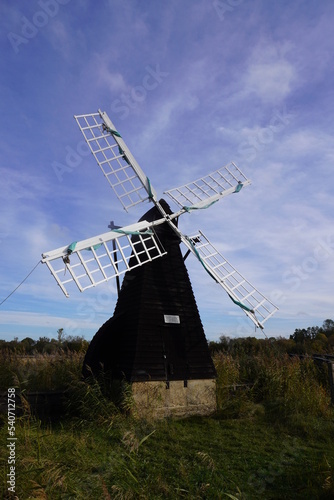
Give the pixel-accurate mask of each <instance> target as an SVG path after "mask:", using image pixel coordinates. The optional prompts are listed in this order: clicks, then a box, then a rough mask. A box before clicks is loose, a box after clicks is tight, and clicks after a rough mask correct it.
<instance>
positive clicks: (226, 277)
mask: <svg viewBox="0 0 334 500" xmlns="http://www.w3.org/2000/svg"><path fill="white" fill-rule="evenodd" d="M75 119H76V121H77V123H78V125H79V127H80V130H81V132H82V133H83V135H84V138H85V140H86V141H87V143H88V145H89V147H90V149H91V151H92V153H93V155H94V157H95V159H96V161H97V163H98V165H99V166H100V168H101V170H102V172H103V173H104V175H105V177H106V179H107V180H108V182H109V183H110V185H111V187H112V188H113V190H114V192H115V194H116V196H117V197H118V199H119V200H120V202H121V203H122V205H123V207H124V208H125V210H128V208H131V207H132V206H134V205H136V204H137V203H140V202H142V201H145V200H146V201H147V200H148V201H149V202H151V203H152V208H151V209H150V210H148V211H147V212H146V213H145V215H144V216H143V217H142V218H141V219H140V220H139V222H138V223H136V224H132V225H130V226H126V227H123V228H115V227H114V226H109V227H111V231H109V232H107V233H104V234H101V235H98V236H95V237H92V238H89V239H86V240H83V241H78V242H74V243H71V244H70V245H66V246H64V247H61V248H59V249H57V250H53V251H50V252H46V253H44V254H43V255H42V262H43V263H46V264H47V266H48V268H49V269H50V271H51V273H52V275H53V276H54V277H55V279H56V281H57V283H58V285H59V286H60V288H61V289H62V291H63V292H64V294H65V295H66V296H68V292H67V288H69V287H71V285H73V284H75V285H77V287H78V288H79V290H80V291H81V292H83V291H84V290H86V289H87V288H91V287H95V286H97V285H99V284H100V283H103V282H106V281H108V280H110V279H113V278H116V279H119V276H121V275H124V279H123V283H122V286H121V289H120V292H119V297H118V301H117V304H116V308H115V311H114V315H113V317H112V318H110V319H109V320H108V321H107V322H106V323H105V324H104V325H103V326H102V327H101V328H100V330H99V331H98V332H97V333H96V335H95V336H94V338H93V340H92V342H91V344H90V346H89V348H88V351H87V354H86V358H85V363H84V368H83V371H84V373H88V371H89V372H93V373H94V374H98V373H99V372H100V371H101V369H103V370H105V371H106V372H108V374H109V375H110V376H111V377H112V378H113V379H115V380H126V381H128V382H130V383H131V384H132V392H133V396H134V400H135V403H136V407H137V409H138V411H140V412H142V413H145V412H146V413H147V412H148V411H149V412H151V411H153V413H154V414H155V415H156V416H164V415H188V414H205V413H209V412H211V411H213V410H214V408H215V369H214V366H213V363H212V360H211V357H210V354H209V351H208V347H207V342H206V338H205V334H204V330H203V326H202V322H201V319H200V316H199V312H198V309H197V305H196V301H195V297H194V294H193V290H192V286H191V283H190V280H189V276H188V272H187V268H186V266H185V263H184V260H185V257H186V256H188V254H189V253H192V254H193V255H194V256H195V257H196V258H197V259H198V260H199V262H200V263H201V265H202V266H203V268H204V269H205V270H206V271H207V273H208V274H209V275H210V276H211V278H213V279H214V280H215V281H216V283H217V284H219V285H220V286H221V287H222V288H223V289H224V290H225V291H226V292H227V294H228V295H229V297H230V299H231V300H232V301H233V302H234V303H235V304H236V305H238V306H239V307H240V308H241V309H242V310H243V311H244V312H245V314H246V315H247V316H248V317H249V318H250V319H251V320H252V321H253V322H254V323H255V325H256V327H259V328H261V329H262V328H263V325H264V323H265V321H266V320H267V319H268V318H270V317H271V316H272V315H273V314H274V313H275V312H276V311H277V307H276V306H275V305H274V304H272V302H270V301H269V300H268V299H267V298H266V297H264V295H262V294H261V293H260V292H259V291H258V290H257V289H256V288H254V286H253V285H251V284H250V283H249V281H247V280H246V279H245V278H244V277H243V276H242V275H241V274H240V273H239V272H238V271H237V270H236V269H235V268H234V267H233V266H232V265H231V264H230V263H229V262H228V261H227V260H226V259H225V258H224V257H223V256H222V255H221V254H220V253H219V252H218V250H217V249H216V248H215V247H214V246H213V245H212V244H211V242H210V241H209V240H208V238H206V236H204V234H203V233H202V232H201V231H198V232H197V233H195V234H194V235H193V236H186V235H184V234H183V233H182V232H181V231H180V229H179V228H178V221H179V217H180V216H181V215H183V214H184V213H189V212H191V211H194V210H198V209H204V208H208V207H209V206H211V205H212V204H213V203H215V202H217V201H218V200H219V199H220V198H222V197H224V196H226V195H228V194H232V193H238V192H239V191H240V190H241V189H242V188H243V187H245V186H248V185H249V184H250V181H249V180H248V179H247V178H246V177H245V175H244V174H243V173H242V172H241V171H240V169H239V168H238V167H237V166H236V165H235V164H234V163H230V164H229V165H227V166H225V167H222V168H220V169H219V170H217V171H216V172H213V173H211V174H209V175H207V176H205V177H203V178H201V179H198V180H196V181H194V182H191V183H189V184H187V185H185V186H181V187H179V188H175V189H172V190H170V191H166V192H165V194H167V195H168V196H169V198H170V199H171V200H172V201H173V202H174V203H176V204H177V205H178V207H179V208H178V210H177V211H176V212H173V211H172V210H171V208H170V207H169V205H168V203H167V202H166V201H165V200H164V199H161V200H159V199H158V198H157V195H156V192H155V190H154V188H153V186H152V184H151V182H150V180H149V179H148V177H147V176H146V175H145V174H144V172H143V171H142V170H141V168H140V167H139V165H138V163H137V162H136V160H135V158H134V157H133V156H132V154H131V152H130V151H129V149H128V147H127V146H126V144H125V142H124V140H123V139H122V137H121V136H120V134H119V133H118V132H117V130H116V128H115V126H114V125H113V123H112V122H111V120H110V118H109V117H108V116H107V114H106V113H105V112H102V111H100V110H99V111H98V113H94V114H89V115H79V116H75ZM181 243H183V244H184V245H185V246H186V249H187V251H186V254H185V256H184V257H183V255H182V253H181V248H180V244H181ZM64 265H65V270H66V273H64ZM88 367H89V368H88Z"/></svg>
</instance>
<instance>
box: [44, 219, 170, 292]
mask: <svg viewBox="0 0 334 500" xmlns="http://www.w3.org/2000/svg"><path fill="white" fill-rule="evenodd" d="M165 253H166V252H165V250H164V249H163V248H162V246H161V243H160V242H159V240H158V239H157V238H156V236H155V233H154V230H153V229H152V224H149V223H148V222H147V221H143V222H140V223H137V224H132V225H131V226H126V227H123V228H122V229H115V230H113V231H109V232H108V233H104V234H101V235H99V236H95V237H93V238H89V239H86V240H82V241H78V242H74V243H71V245H67V246H65V247H61V248H58V249H57V250H52V251H51V252H46V253H44V254H43V255H42V262H43V263H46V265H47V266H48V268H49V270H50V271H51V274H52V275H53V276H54V278H55V279H56V281H57V283H58V285H59V286H60V288H61V289H62V291H63V292H64V294H65V295H66V296H67V297H68V296H69V293H68V291H67V288H66V287H68V286H71V285H72V284H73V283H74V284H75V285H77V287H78V288H79V290H80V291H81V292H83V291H84V290H86V289H87V288H91V287H95V286H97V285H99V284H100V283H104V282H106V281H109V280H111V279H112V278H114V277H116V276H120V275H122V274H124V273H125V272H126V271H129V270H130V269H134V268H135V267H138V266H141V265H143V264H145V263H147V262H151V261H152V260H154V259H156V258H158V257H162V256H163V255H165Z"/></svg>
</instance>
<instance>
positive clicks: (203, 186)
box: [165, 162, 251, 211]
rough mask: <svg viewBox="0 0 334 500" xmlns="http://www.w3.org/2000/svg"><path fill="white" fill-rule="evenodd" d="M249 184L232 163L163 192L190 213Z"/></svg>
mask: <svg viewBox="0 0 334 500" xmlns="http://www.w3.org/2000/svg"><path fill="white" fill-rule="evenodd" d="M250 183H251V182H250V180H249V179H247V177H246V176H245V175H244V174H243V173H242V172H241V170H240V169H239V168H238V167H237V166H236V164H235V163H233V162H232V163H229V164H228V165H226V166H225V167H222V168H220V169H219V170H216V171H215V172H212V173H211V174H209V175H206V176H205V177H202V178H201V179H198V180H196V181H193V182H190V183H189V184H185V185H184V186H180V187H178V188H174V189H171V190H169V191H165V194H167V195H168V196H169V197H170V198H171V199H172V200H173V201H175V203H177V204H178V205H179V206H180V207H181V208H183V209H185V210H187V211H190V210H195V209H198V208H207V207H209V206H210V205H212V204H213V203H215V202H216V201H218V200H219V199H220V198H223V197H224V196H227V195H229V194H232V193H238V192H239V191H240V190H241V188H242V187H245V186H248V185H249V184H250Z"/></svg>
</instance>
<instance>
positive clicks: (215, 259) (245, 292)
mask: <svg viewBox="0 0 334 500" xmlns="http://www.w3.org/2000/svg"><path fill="white" fill-rule="evenodd" d="M189 243H190V245H191V246H192V247H193V253H195V255H196V257H197V258H198V260H200V262H201V263H202V265H203V266H204V268H205V269H206V271H207V272H208V273H209V274H210V276H211V277H212V278H213V279H214V280H215V281H216V282H217V283H218V284H219V285H220V286H221V287H222V288H223V289H224V290H225V291H226V292H227V294H228V295H229V296H230V298H231V299H232V301H233V302H234V303H235V304H237V305H238V306H239V307H241V308H242V309H243V310H244V312H245V313H246V314H247V316H248V317H249V318H250V319H251V320H252V321H253V323H254V324H255V325H256V326H257V327H259V328H261V329H263V325H264V323H265V322H266V321H267V320H268V319H269V318H270V317H271V316H273V314H275V313H276V312H277V311H278V307H276V306H275V305H274V304H273V303H272V302H271V301H270V300H269V299H268V298H267V297H265V296H264V295H263V294H262V293H261V292H259V291H258V290H257V288H255V287H254V286H253V285H252V284H251V283H250V282H249V281H248V280H246V278H245V277H244V276H243V275H242V274H241V273H239V271H237V269H236V268H235V267H233V266H232V264H230V262H229V261H228V260H227V259H226V258H225V257H224V256H223V255H222V254H221V253H220V252H219V251H218V250H217V249H216V248H215V247H214V246H213V245H212V243H211V242H210V241H209V239H208V238H207V237H206V236H205V235H204V233H203V232H202V231H199V232H198V233H197V234H196V235H195V236H192V237H191V238H189V237H188V238H187V244H188V247H189Z"/></svg>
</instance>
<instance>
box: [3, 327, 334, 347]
mask: <svg viewBox="0 0 334 500" xmlns="http://www.w3.org/2000/svg"><path fill="white" fill-rule="evenodd" d="M208 344H209V349H210V352H211V354H214V353H215V352H218V351H225V352H230V353H235V354H238V353H248V354H257V353H259V352H261V351H263V350H264V349H268V348H270V347H272V346H273V345H274V346H275V348H276V349H278V350H279V351H281V352H286V353H289V354H334V321H333V320H332V319H326V320H325V321H324V322H323V324H322V326H310V327H308V328H302V329H300V328H296V329H295V331H294V333H293V334H292V335H290V337H289V338H285V337H271V338H269V339H263V338H261V339H258V338H255V337H239V338H231V337H228V336H225V335H221V336H220V337H219V340H218V341H209V343H208ZM88 345H89V341H87V340H86V339H84V338H83V337H80V336H72V335H66V334H65V331H64V329H63V328H59V329H58V330H57V337H56V338H49V337H39V339H38V340H34V339H32V338H30V337H26V338H24V339H23V340H21V341H19V340H18V338H14V340H11V341H6V340H0V349H6V350H9V351H15V352H17V353H21V354H26V355H34V354H35V353H43V354H53V353H56V352H60V351H66V352H67V351H70V352H80V351H84V352H85V351H86V350H87V348H88Z"/></svg>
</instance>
